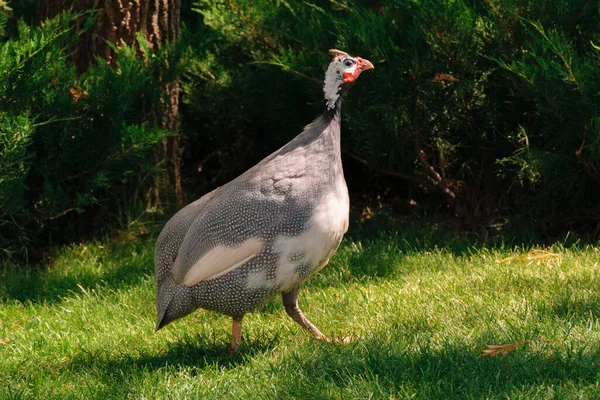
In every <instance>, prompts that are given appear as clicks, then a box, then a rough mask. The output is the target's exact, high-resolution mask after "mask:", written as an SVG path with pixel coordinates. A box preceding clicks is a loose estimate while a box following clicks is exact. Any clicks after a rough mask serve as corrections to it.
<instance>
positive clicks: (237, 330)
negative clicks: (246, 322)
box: [227, 315, 244, 355]
mask: <svg viewBox="0 0 600 400" xmlns="http://www.w3.org/2000/svg"><path fill="white" fill-rule="evenodd" d="M242 318H244V316H243V315H242V316H241V317H233V327H232V328H231V343H229V347H227V352H228V353H229V355H232V354H233V353H235V351H236V350H237V348H238V346H239V345H240V343H242Z"/></svg>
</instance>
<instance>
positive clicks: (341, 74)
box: [323, 49, 373, 110]
mask: <svg viewBox="0 0 600 400" xmlns="http://www.w3.org/2000/svg"><path fill="white" fill-rule="evenodd" d="M329 53H330V54H331V55H332V56H333V61H331V64H329V68H327V72H325V85H324V86H323V91H324V92H325V101H326V102H327V109H328V110H331V109H333V108H334V107H335V102H336V101H337V100H338V98H339V97H340V96H341V95H342V92H343V91H345V90H344V88H345V89H346V90H347V89H349V88H350V86H352V84H353V83H354V81H355V80H356V78H358V75H360V73H361V72H363V71H366V70H368V69H371V68H373V64H372V63H371V62H370V61H369V60H365V59H363V58H360V57H352V56H350V55H348V54H347V53H344V52H343V51H340V50H335V49H332V50H329Z"/></svg>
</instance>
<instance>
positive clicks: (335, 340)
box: [316, 335, 354, 344]
mask: <svg viewBox="0 0 600 400" xmlns="http://www.w3.org/2000/svg"><path fill="white" fill-rule="evenodd" d="M316 338H317V340H324V341H326V342H327V343H335V344H349V343H352V342H353V341H354V338H353V337H352V336H345V337H343V338H341V339H338V338H330V337H327V336H325V335H323V336H321V337H319V336H316Z"/></svg>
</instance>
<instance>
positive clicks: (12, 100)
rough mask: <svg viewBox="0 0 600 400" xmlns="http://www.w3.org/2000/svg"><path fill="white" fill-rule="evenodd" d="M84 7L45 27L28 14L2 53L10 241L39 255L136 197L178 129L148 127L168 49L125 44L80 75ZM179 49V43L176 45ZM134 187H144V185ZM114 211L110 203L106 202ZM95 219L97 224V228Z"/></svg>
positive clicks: (0, 223) (3, 199) (2, 171)
mask: <svg viewBox="0 0 600 400" xmlns="http://www.w3.org/2000/svg"><path fill="white" fill-rule="evenodd" d="M77 17H78V16H77V15H72V14H65V15H61V16H58V17H56V18H53V19H51V20H48V21H46V22H44V23H43V24H41V25H40V26H39V27H30V26H28V25H27V24H25V23H23V22H21V23H20V24H19V27H18V35H17V36H16V37H14V38H10V39H7V40H5V42H4V43H3V44H2V45H1V48H0V52H1V54H2V56H1V57H0V121H1V125H0V248H1V249H2V251H3V253H4V255H5V256H11V255H16V254H18V255H24V256H32V255H33V256H34V258H37V257H39V256H40V255H41V254H40V250H42V249H45V248H46V247H47V245H48V244H56V243H60V242H61V240H63V239H65V238H68V239H77V238H79V237H80V236H81V235H82V234H86V233H88V232H89V231H90V230H101V228H102V226H103V224H105V223H106V222H107V217H106V216H105V215H104V214H115V213H116V210H117V209H118V208H119V207H125V206H126V205H127V203H128V202H132V201H134V200H133V199H132V198H131V196H132V194H133V193H134V190H132V189H131V186H136V185H138V184H139V183H140V182H142V181H143V180H144V178H148V177H150V176H151V175H152V174H153V173H155V172H158V171H159V169H160V166H156V165H154V164H153V157H149V155H150V154H151V152H152V148H153V147H154V146H155V145H156V144H157V143H159V142H160V141H161V140H162V138H163V137H165V136H166V135H167V134H169V132H167V131H163V130H158V129H150V128H148V124H147V121H148V120H149V119H151V118H152V116H151V115H150V114H151V105H152V104H153V103H154V102H155V101H158V99H159V98H160V96H161V93H162V91H161V90H162V89H161V85H160V84H159V83H158V78H157V77H158V76H159V74H158V71H161V73H162V74H163V76H164V75H166V74H168V73H170V72H169V68H168V67H167V65H173V67H171V69H173V68H175V67H174V65H176V64H177V63H176V62H174V60H167V58H168V57H171V56H167V52H166V51H159V52H156V53H150V50H149V48H148V46H143V45H142V46H141V48H142V51H144V52H145V53H146V54H145V56H144V57H140V56H139V55H138V54H136V50H135V49H133V48H128V47H125V48H123V49H120V50H118V62H117V65H116V66H115V67H114V68H113V67H111V66H108V65H107V64H106V63H105V62H104V61H103V60H98V61H97V63H96V65H95V66H93V67H91V68H90V69H89V70H88V71H87V72H86V73H84V74H82V75H80V76H77V74H76V72H75V68H74V67H73V66H72V63H71V62H70V60H68V58H69V56H70V49H71V48H72V45H73V43H74V42H75V41H76V40H77V35H76V34H75V33H74V32H73V30H72V29H71V26H72V23H71V22H72V21H73V20H74V18H77ZM172 53H175V52H171V54H172ZM133 189H136V188H135V187H134V188H133ZM101 205H103V206H105V207H107V208H108V209H110V210H111V212H109V213H106V212H102V208H101V207H99V206H101ZM90 228H91V229H90Z"/></svg>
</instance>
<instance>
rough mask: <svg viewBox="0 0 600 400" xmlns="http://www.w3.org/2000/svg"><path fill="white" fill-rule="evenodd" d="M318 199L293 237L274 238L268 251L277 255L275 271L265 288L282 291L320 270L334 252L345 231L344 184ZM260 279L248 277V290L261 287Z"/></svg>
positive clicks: (347, 209) (261, 279)
mask: <svg viewBox="0 0 600 400" xmlns="http://www.w3.org/2000/svg"><path fill="white" fill-rule="evenodd" d="M336 186H337V187H335V188H334V190H332V191H330V192H328V193H326V194H324V195H323V196H321V197H320V198H319V199H318V200H317V201H316V202H315V206H314V208H313V210H312V212H311V216H310V218H309V219H308V221H307V222H306V224H305V226H306V229H305V230H304V231H303V232H302V233H301V234H300V235H297V236H286V235H280V236H277V237H275V239H274V241H273V244H272V247H271V251H272V252H273V253H274V254H275V255H277V257H278V262H277V270H276V274H275V276H276V278H275V280H274V281H271V282H269V286H270V287H272V288H273V289H276V290H278V291H286V290H289V289H291V288H293V287H294V286H295V285H296V284H297V283H299V282H302V281H304V280H305V279H307V278H308V277H309V276H310V275H312V274H314V273H315V272H317V271H319V270H320V269H321V268H323V267H324V266H325V265H326V264H327V261H328V260H329V258H330V257H331V256H332V255H333V254H334V253H335V251H336V250H337V248H338V246H339V244H340V242H341V240H342V237H343V236H344V233H345V232H346V230H347V229H348V213H349V200H348V190H347V188H346V184H345V182H343V181H342V182H341V183H340V184H338V185H336ZM265 283H266V282H265V279H264V277H262V276H250V277H249V282H248V286H263V285H264V284H265Z"/></svg>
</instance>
